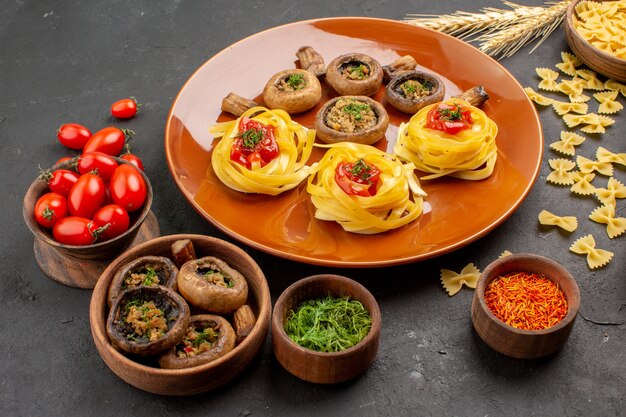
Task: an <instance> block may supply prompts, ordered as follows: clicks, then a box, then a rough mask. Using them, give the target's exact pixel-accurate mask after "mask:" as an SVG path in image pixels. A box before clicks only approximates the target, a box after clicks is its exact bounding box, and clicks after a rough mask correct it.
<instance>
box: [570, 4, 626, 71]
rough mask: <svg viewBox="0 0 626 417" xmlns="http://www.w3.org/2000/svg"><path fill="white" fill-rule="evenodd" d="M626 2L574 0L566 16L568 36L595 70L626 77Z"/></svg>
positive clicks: (588, 64) (575, 50)
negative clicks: (625, 35)
mask: <svg viewBox="0 0 626 417" xmlns="http://www.w3.org/2000/svg"><path fill="white" fill-rule="evenodd" d="M624 16H626V7H624V2H621V1H615V0H604V1H603V0H597V1H588V0H574V1H572V2H571V3H570V4H569V6H568V8H567V13H566V16H565V36H566V38H567V43H568V45H569V47H570V48H571V49H572V51H573V52H574V53H575V54H576V56H577V57H578V58H579V59H580V60H581V61H582V62H583V63H585V65H587V66H588V67H589V68H591V69H592V70H594V71H596V72H598V73H600V74H602V75H604V76H606V77H608V78H612V79H614V80H616V81H622V82H624V81H626V44H624V42H625V39H624V27H623V24H624V23H623V22H624V20H623V19H624Z"/></svg>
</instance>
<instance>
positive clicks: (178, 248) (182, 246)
mask: <svg viewBox="0 0 626 417" xmlns="http://www.w3.org/2000/svg"><path fill="white" fill-rule="evenodd" d="M172 256H173V257H174V263H175V264H176V266H177V267H179V268H180V267H181V266H183V264H184V263H185V262H188V261H193V260H194V259H196V251H195V249H194V247H193V242H192V241H191V240H190V239H181V240H177V241H176V242H174V243H173V244H172Z"/></svg>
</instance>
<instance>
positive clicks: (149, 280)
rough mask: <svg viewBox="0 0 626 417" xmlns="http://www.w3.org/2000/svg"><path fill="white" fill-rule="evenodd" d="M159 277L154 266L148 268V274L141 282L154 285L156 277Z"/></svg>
mask: <svg viewBox="0 0 626 417" xmlns="http://www.w3.org/2000/svg"><path fill="white" fill-rule="evenodd" d="M156 277H157V272H156V270H155V269H154V268H150V267H148V268H146V275H145V276H144V278H143V282H142V283H141V285H146V286H149V285H153V284H154V279H155V278H156Z"/></svg>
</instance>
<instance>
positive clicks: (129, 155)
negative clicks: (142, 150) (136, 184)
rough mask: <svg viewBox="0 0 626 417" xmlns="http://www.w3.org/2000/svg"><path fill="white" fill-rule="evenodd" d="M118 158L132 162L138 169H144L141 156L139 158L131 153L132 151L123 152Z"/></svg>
mask: <svg viewBox="0 0 626 417" xmlns="http://www.w3.org/2000/svg"><path fill="white" fill-rule="evenodd" d="M120 158H122V159H123V160H125V161H128V162H130V163H131V164H133V165H134V166H136V167H137V168H139V169H140V170H142V171H144V169H143V162H141V158H139V157H138V156H137V155H135V154H132V153H125V154H124V155H122V156H120Z"/></svg>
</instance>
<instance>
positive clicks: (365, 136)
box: [315, 96, 389, 145]
mask: <svg viewBox="0 0 626 417" xmlns="http://www.w3.org/2000/svg"><path fill="white" fill-rule="evenodd" d="M340 99H348V100H349V99H352V100H356V101H360V102H362V103H366V104H369V106H370V108H371V109H372V110H373V111H374V113H375V114H376V119H377V120H376V125H374V126H373V127H372V128H371V129H368V130H366V131H363V132H357V133H348V132H340V131H338V130H335V129H333V128H332V127H330V126H328V125H327V124H326V115H327V113H328V112H329V111H330V109H332V107H333V106H334V105H335V104H336V103H337V101H339V100H340ZM387 126H389V115H388V114H387V111H386V110H385V107H383V105H382V104H380V103H379V102H377V101H375V100H372V99H371V98H369V97H366V96H339V97H335V98H333V99H331V100H328V101H327V102H326V103H325V104H324V105H323V106H322V108H321V109H319V111H318V112H317V114H316V116H315V130H316V133H317V137H318V138H319V139H320V140H321V141H322V142H324V143H337V142H355V143H361V144H364V145H371V144H373V143H376V142H378V140H380V139H381V138H382V137H383V136H384V135H385V131H386V130H387Z"/></svg>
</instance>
